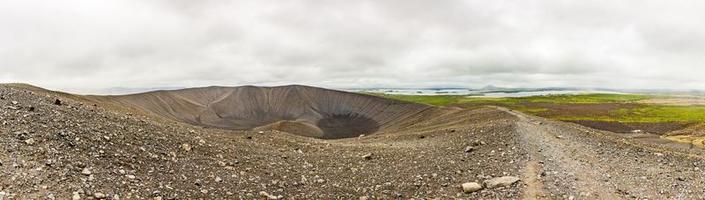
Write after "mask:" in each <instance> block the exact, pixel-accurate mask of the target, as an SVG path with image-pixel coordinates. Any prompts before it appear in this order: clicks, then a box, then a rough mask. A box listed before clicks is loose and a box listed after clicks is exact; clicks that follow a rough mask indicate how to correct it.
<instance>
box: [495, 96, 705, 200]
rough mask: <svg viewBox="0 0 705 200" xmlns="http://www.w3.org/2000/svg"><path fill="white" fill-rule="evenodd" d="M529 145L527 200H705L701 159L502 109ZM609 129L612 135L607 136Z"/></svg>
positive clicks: (525, 172)
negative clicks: (512, 117)
mask: <svg viewBox="0 0 705 200" xmlns="http://www.w3.org/2000/svg"><path fill="white" fill-rule="evenodd" d="M498 109H500V110H503V111H505V112H508V113H510V114H512V115H514V116H516V117H517V119H518V120H516V122H515V123H516V131H517V133H519V135H520V136H521V138H522V141H523V142H524V143H523V144H524V145H526V146H527V149H529V161H527V164H526V166H525V167H524V169H523V171H524V177H523V179H524V180H525V181H524V182H525V184H526V185H527V187H526V189H525V191H524V193H523V194H524V195H523V198H524V199H703V198H704V195H705V190H703V180H704V178H703V172H702V171H701V169H703V166H702V160H700V159H698V158H693V157H689V156H683V155H682V154H680V153H672V152H657V151H653V149H652V148H646V147H642V146H640V145H638V144H635V143H633V142H629V143H627V142H624V141H625V140H623V139H620V138H619V137H615V134H612V133H604V132H601V131H596V130H590V129H588V128H585V127H582V126H577V125H574V124H570V123H563V122H555V121H551V120H546V119H543V118H540V117H535V116H529V115H525V114H522V113H519V112H515V111H511V110H508V109H504V108H498ZM604 134H609V137H606V135H604Z"/></svg>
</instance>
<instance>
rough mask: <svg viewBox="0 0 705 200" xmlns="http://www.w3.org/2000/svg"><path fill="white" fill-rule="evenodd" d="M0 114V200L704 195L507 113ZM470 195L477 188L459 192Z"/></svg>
mask: <svg viewBox="0 0 705 200" xmlns="http://www.w3.org/2000/svg"><path fill="white" fill-rule="evenodd" d="M0 106H1V107H0V121H1V122H0V123H1V124H0V151H1V152H3V153H2V154H0V198H5V199H45V198H48V199H434V198H438V199H635V198H638V199H697V198H702V194H703V192H705V178H703V171H702V170H703V169H705V162H703V159H704V158H703V152H702V151H699V150H697V149H696V150H693V149H680V148H673V147H672V146H669V145H662V144H660V143H656V142H643V140H634V139H632V138H630V137H626V136H624V135H620V134H615V133H613V132H609V131H603V130H598V129H592V128H589V127H584V126H581V125H578V124H574V123H567V122H561V121H554V120H551V119H546V118H542V117H537V116H532V115H527V114H524V113H522V112H519V111H515V110H510V109H507V108H503V107H493V106H484V105H483V106H479V105H478V106H476V107H472V108H471V107H467V108H458V107H451V106H434V105H428V104H421V103H414V102H408V101H399V100H391V99H388V98H382V97H377V96H371V95H365V94H354V93H347V92H340V91H333V90H326V89H321V88H314V87H307V86H282V87H252V86H247V87H209V88H194V89H186V90H177V91H157V92H150V93H143V94H134V95H126V96H80V95H72V94H67V93H61V92H53V91H47V90H43V89H41V88H37V87H33V86H29V85H21V84H6V85H1V86H0ZM496 178H499V179H496ZM469 182H476V183H478V184H476V185H479V186H480V188H473V189H472V190H470V189H471V188H465V191H464V189H463V188H462V187H461V185H463V184H464V183H469ZM466 185H467V186H470V185H473V184H466ZM476 189H477V191H475V190H476Z"/></svg>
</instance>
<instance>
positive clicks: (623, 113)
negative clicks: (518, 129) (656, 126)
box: [373, 94, 705, 122]
mask: <svg viewBox="0 0 705 200" xmlns="http://www.w3.org/2000/svg"><path fill="white" fill-rule="evenodd" d="M373 95H378V96H382V97H386V98H391V99H397V100H402V101H409V102H415V103H423V104H430V105H436V106H458V107H464V108H476V107H480V106H486V105H494V106H502V107H507V108H511V109H515V110H519V111H522V112H525V113H528V114H533V115H538V116H543V117H548V118H552V119H557V120H566V121H572V120H590V121H614V122H705V106H672V105H654V104H641V103H638V102H639V101H642V100H647V99H654V98H667V97H665V96H656V95H642V94H579V95H568V94H566V95H546V96H531V97H507V98H493V97H475V96H461V95H434V96H427V95H388V94H373ZM588 104H591V105H597V104H604V105H609V106H608V108H609V110H605V111H604V112H593V111H592V110H585V109H583V110H580V109H581V108H579V107H581V105H588ZM559 108H560V109H563V110H558V109H559ZM572 108H575V109H574V110H571V109H572ZM565 109H568V111H566V110H565Z"/></svg>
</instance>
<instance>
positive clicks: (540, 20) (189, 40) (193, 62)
mask: <svg viewBox="0 0 705 200" xmlns="http://www.w3.org/2000/svg"><path fill="white" fill-rule="evenodd" d="M703 10H705V1H679V0H674V1H663V0H655V1H651V0H632V1H615V0H604V1H602V0H590V1H578V0H576V1H548V0H547V1H532V0H515V1H503V0H485V1H451V0H446V1H432V0H340V1H336V0H307V1H296V0H252V1H237V0H234V1H231V0H227V1H226V0H223V1H220V0H198V1H194V0H100V1H97V0H61V1H45V0H0V82H26V83H31V84H35V85H38V86H42V87H46V88H50V89H61V90H68V91H72V92H82V93H85V92H99V91H101V90H102V89H105V88H114V87H124V88H145V87H150V88H151V87H171V86H176V87H181V86H183V87H191V86H207V85H242V84H256V85H279V84H294V83H295V84H309V85H316V86H324V87H337V88H350V87H439V86H442V87H447V86H453V87H482V86H485V85H489V84H493V85H498V86H508V87H545V86H578V87H609V88H674V89H675V88H690V89H705V65H703V64H705V23H704V21H703V20H704V19H705V12H704V11H703Z"/></svg>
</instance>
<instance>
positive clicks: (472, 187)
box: [461, 182, 482, 193]
mask: <svg viewBox="0 0 705 200" xmlns="http://www.w3.org/2000/svg"><path fill="white" fill-rule="evenodd" d="M461 186H462V187H463V192H465V193H473V192H477V191H480V190H482V185H480V184H479V183H477V182H469V183H463V184H462V185H461Z"/></svg>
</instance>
